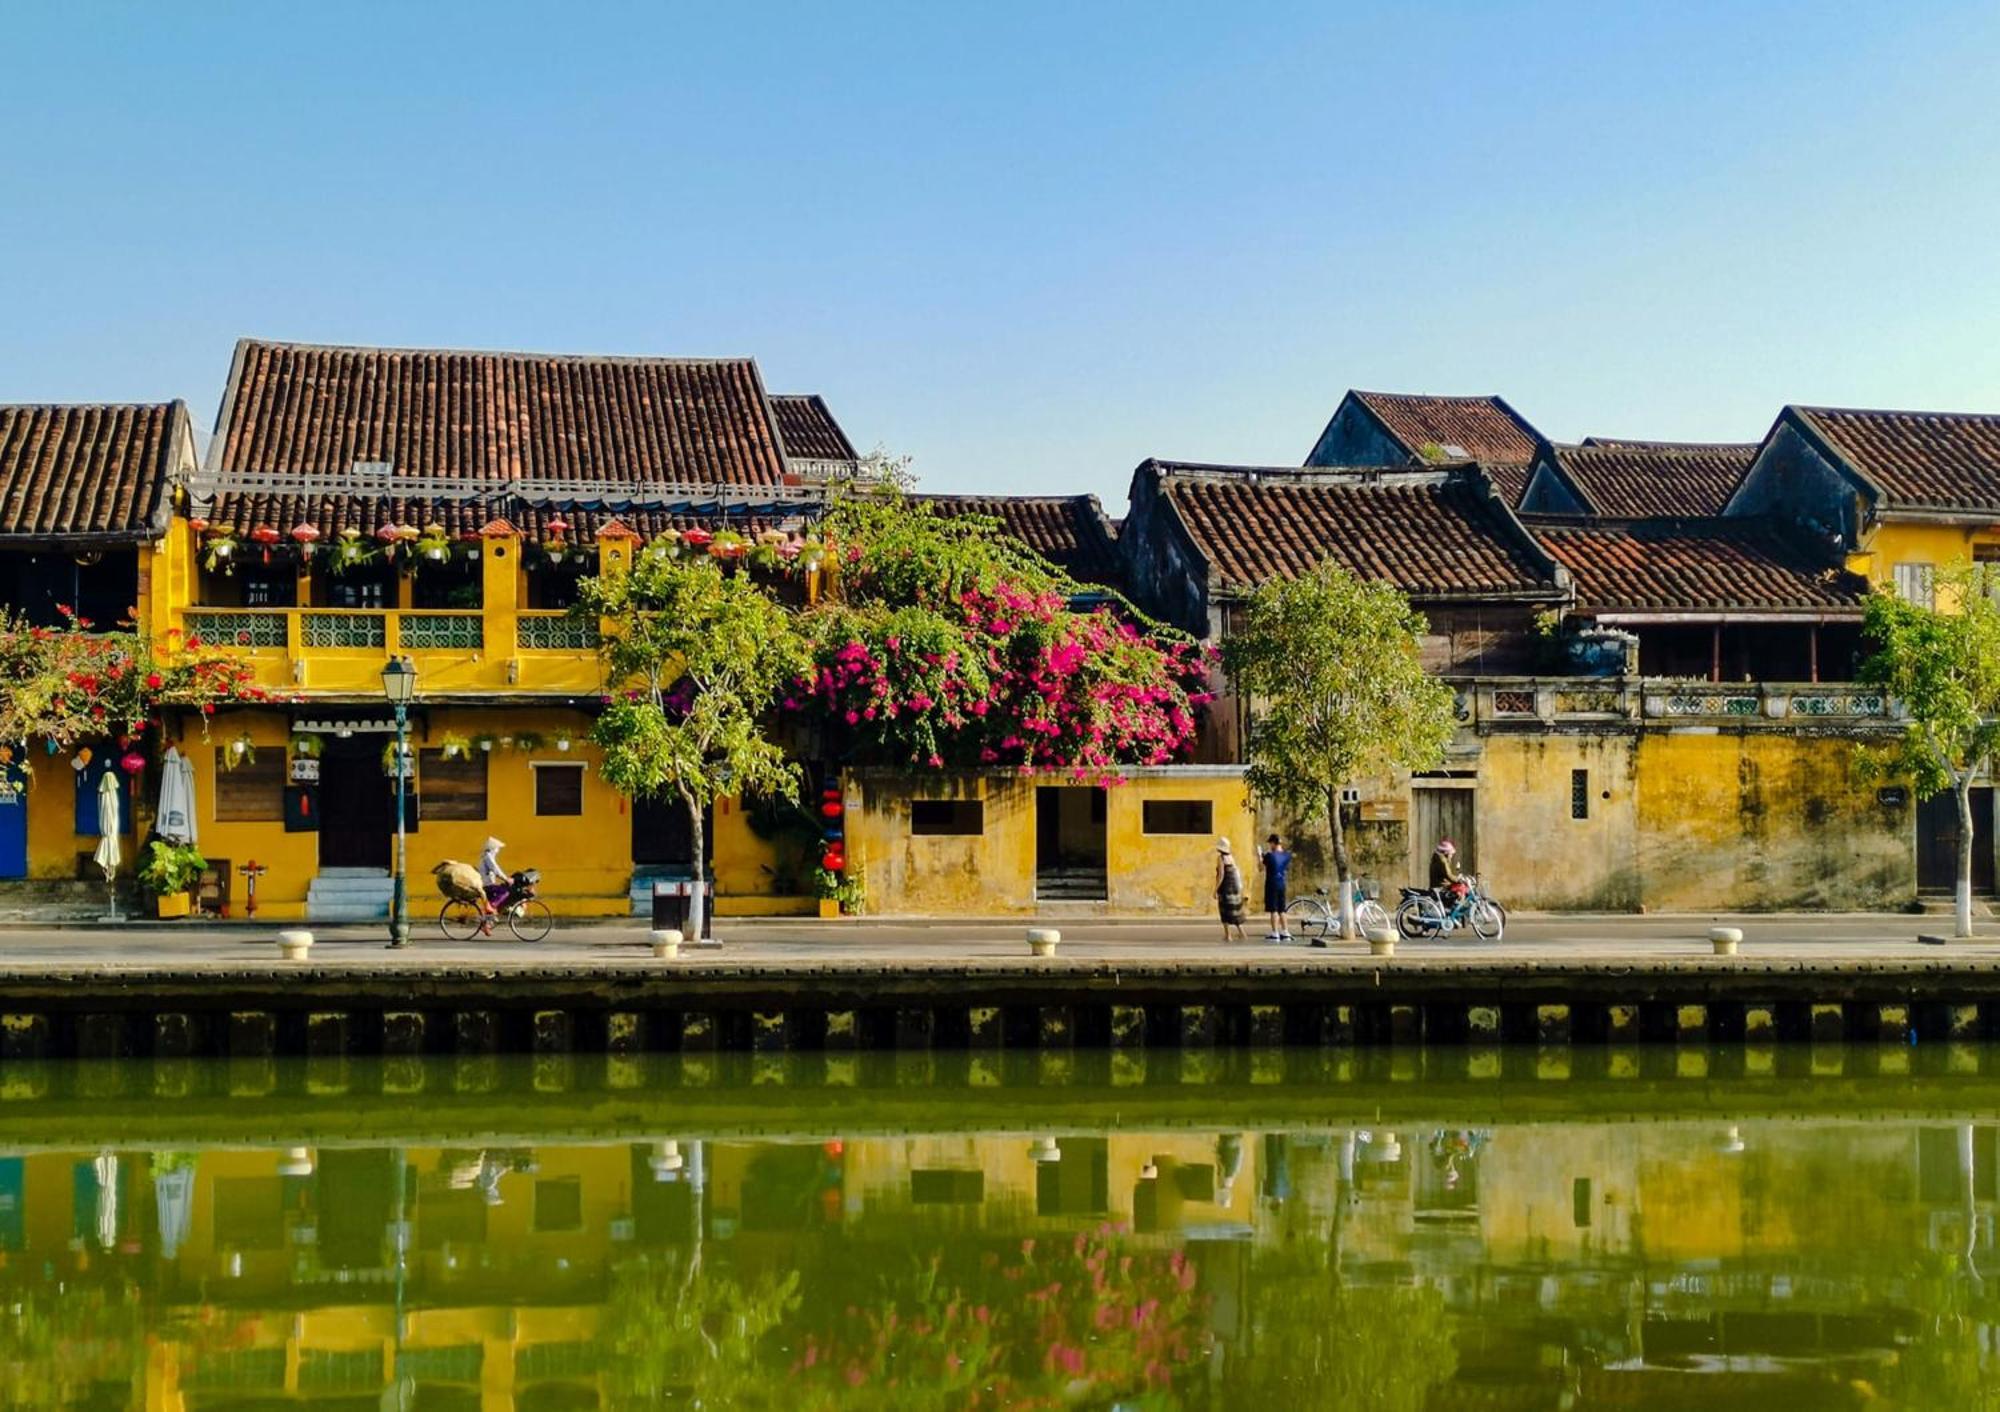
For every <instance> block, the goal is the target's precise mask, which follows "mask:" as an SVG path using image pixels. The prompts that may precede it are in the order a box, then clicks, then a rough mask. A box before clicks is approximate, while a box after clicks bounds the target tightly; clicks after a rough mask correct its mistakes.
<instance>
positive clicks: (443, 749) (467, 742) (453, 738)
mask: <svg viewBox="0 0 2000 1412" xmlns="http://www.w3.org/2000/svg"><path fill="white" fill-rule="evenodd" d="M438 753H439V754H440V755H442V756H443V757H444V758H445V759H447V760H460V759H463V758H464V757H466V756H467V755H470V754H471V753H472V741H471V739H470V737H467V736H463V735H460V734H459V733H458V732H457V731H446V732H445V733H444V734H443V735H441V736H439V737H438Z"/></svg>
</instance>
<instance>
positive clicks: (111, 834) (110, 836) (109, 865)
mask: <svg viewBox="0 0 2000 1412" xmlns="http://www.w3.org/2000/svg"><path fill="white" fill-rule="evenodd" d="M124 812H125V811H124V809H123V808H122V807H121V804H120V800H119V797H118V771H117V769H116V768H115V767H112V768H107V769H106V770H105V772H104V773H103V774H102V775H100V776H98V779H97V832H98V833H99V834H100V835H101V837H100V838H99V839H98V840H97V851H96V852H95V853H93V854H92V855H91V857H93V858H95V859H96V860H97V866H98V867H100V868H102V869H103V870H104V886H105V887H106V889H107V890H109V892H110V894H111V911H110V912H109V913H108V914H107V915H106V916H105V918H104V920H105V921H107V922H115V921H118V920H119V916H118V889H117V888H116V887H115V886H113V879H115V878H116V877H117V876H118V865H119V863H121V862H122V861H124V858H125V853H124V849H123V847H122V846H121V845H120V844H119V841H118V836H119V834H120V833H122V832H123V831H124V827H125V819H124Z"/></svg>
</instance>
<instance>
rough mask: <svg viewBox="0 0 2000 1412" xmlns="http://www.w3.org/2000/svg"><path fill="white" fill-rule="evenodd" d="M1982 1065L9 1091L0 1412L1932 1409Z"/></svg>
mask: <svg viewBox="0 0 2000 1412" xmlns="http://www.w3.org/2000/svg"><path fill="white" fill-rule="evenodd" d="M1993 1075H2000V1054H1989V1053H1987V1052H1984V1051H1981V1050H1978V1049H1973V1048H1967V1047H1951V1048H1948V1049H1947V1048H1944V1047H1939V1048H1936V1049H1924V1050H1902V1049H1895V1048H1887V1049H1882V1050H1839V1049H1824V1048H1819V1049H1811V1050H1807V1051H1785V1050H1764V1051H1756V1050H1751V1051H1744V1050H1740V1049H1739V1050H1706V1051H1700V1052H1696V1053H1688V1052H1681V1051H1674V1050H1672V1049H1668V1050H1666V1051H1664V1052H1660V1051H1632V1052H1630V1053H1627V1054H1619V1053H1616V1052H1614V1053H1611V1054H1608V1055H1607V1054H1604V1053H1602V1052H1600V1053H1598V1054H1596V1055H1591V1056H1585V1055H1582V1054H1579V1055H1578V1056H1576V1057H1572V1056H1570V1055H1569V1054H1568V1053H1567V1052H1563V1053H1536V1052H1532V1051H1530V1052H1512V1051H1510V1052H1506V1053H1501V1052H1498V1051H1493V1052H1484V1053H1482V1052H1479V1051H1455V1052H1445V1053H1429V1054H1415V1055H1412V1054H1407V1053H1399V1054H1396V1055H1393V1056H1391V1055H1369V1054H1365V1053H1364V1054H1361V1055H1355V1054H1352V1053H1349V1054H1345V1055H1342V1054H1337V1053H1319V1052H1316V1053H1311V1054H1298V1053H1284V1052H1272V1053H1262V1052H1250V1053H1237V1054H1221V1055H1218V1054H1215V1053H1213V1052H1187V1053H1173V1054H1161V1053H1154V1054H1151V1055H1147V1054H1136V1055H1134V1054H1116V1055H1109V1056H1106V1055H1097V1056H1087V1055H1045V1056H1043V1055H1030V1056H1026V1057H1025V1058H1023V1057H1017V1056H998V1055H994V1056H984V1057H971V1058H966V1057H963V1056H961V1057H959V1058H957V1059H950V1058H942V1057H935V1056H916V1057H913V1058H901V1059H890V1058H876V1057H873V1056H853V1055H849V1056H835V1057H831V1058H824V1059H811V1060H797V1059H784V1058H772V1059H768V1060H766V1059H763V1058H756V1057H741V1058H722V1057H711V1058H705V1059H704V1058H694V1059H682V1058H664V1057H645V1056H640V1057H637V1058H631V1059H617V1058H613V1059H609V1060H605V1059H598V1060H595V1061H589V1060H582V1059H555V1060H542V1061H526V1060H523V1061H518V1062H517V1061H496V1060H490V1059H488V1060H439V1061H423V1062H417V1061H403V1062H396V1061H390V1062H388V1063H385V1064H374V1065H368V1064H362V1063H359V1062H352V1061H346V1060H330V1061H321V1062H317V1063H305V1064H300V1065H292V1066H287V1065H273V1064H254V1063H253V1064H243V1063H240V1062H239V1063H235V1064H227V1063H223V1064H213V1065H203V1064H189V1063H171V1062H161V1063H158V1064H140V1065H123V1066H119V1065H67V1066H50V1067H47V1068H39V1067H35V1066H14V1067H12V1068H9V1069H7V1070H5V1071H0V1405H4V1406H6V1407H91V1408H107V1409H108V1408H154V1409H169V1410H170V1412H172V1410H176V1409H178V1410H181V1412H192V1409H211V1408H231V1409H244V1412H247V1410H248V1409H252V1408H275V1407H281V1406H284V1407H290V1406H299V1405H303V1404H309V1405H310V1406H312V1407H314V1408H316V1409H335V1408H338V1409H347V1408H355V1409H362V1408H367V1409H376V1408H384V1407H413V1408H440V1409H467V1410H468V1412H470V1409H483V1410H484V1412H495V1410H496V1409H506V1408H515V1409H523V1410H524V1412H525V1410H526V1409H558V1408H599V1407H618V1408H650V1407H662V1406H703V1407H716V1408H723V1407H729V1408H735V1407H743V1408H757V1407H771V1408H786V1409H794V1408H819V1407H855V1408H863V1407H866V1408H933V1407H935V1408H970V1407H1042V1408H1054V1407H1121V1408H1168V1407H1202V1408H1208V1407H1213V1408H1225V1407H1226V1408H1252V1409H1270V1412H1276V1409H1281V1408H1316V1407H1324V1408H1341V1409H1356V1408H1362V1409H1369V1408H1379V1409H1411V1412H1415V1410H1416V1409H1447V1408H1449V1409H1458V1408H1480V1409H1513V1408H1522V1409H1527V1408H1565V1407H1577V1408H1591V1407H1617V1408H1694V1407H1699V1408H1702V1409H1704V1412H1719V1409H1728V1408H1759V1409H1761V1408H1773V1407H1782V1408H1787V1409H1803V1408H1812V1407H1831V1408H1847V1407H1854V1408H1859V1407H1891V1406H1893V1407H1913V1408H1961V1407H1977V1406H1985V1405H1988V1404H1989V1403H1990V1402H1994V1401H1995V1400H1997V1399H2000V1391H1996V1389H2000V1362H1996V1351H1995V1344H1994V1337H1993V1330H1994V1325H1995V1323H1996V1321H2000V1300H1996V1295H2000V1261H1996V1260H1995V1256H1994V1250H1993V1213H1994V1209H1995V1203H1996V1198H2000V1189H1996V1182H1997V1181H2000V1149H1997V1148H1996V1134H2000V1124H1996V1121H1995V1120H1994V1115H1995V1114H1996V1113H2000V1078H1996V1077H1991V1076H1993Z"/></svg>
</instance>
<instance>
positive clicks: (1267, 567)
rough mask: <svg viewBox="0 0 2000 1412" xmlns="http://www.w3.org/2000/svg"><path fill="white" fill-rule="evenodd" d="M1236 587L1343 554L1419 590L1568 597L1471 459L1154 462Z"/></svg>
mask: <svg viewBox="0 0 2000 1412" xmlns="http://www.w3.org/2000/svg"><path fill="white" fill-rule="evenodd" d="M1151 464H1152V466H1153V468H1154V470H1155V472H1156V474H1158V475H1159V476H1160V477H1161V483H1160V488H1161V491H1162V493H1163V494H1164V495H1165V497H1166V499H1167V500H1168V502H1169V503H1170V504H1171V505H1172V506H1173V507H1174V509H1175V511H1176V512H1177V513H1178V514H1179V517H1180V520H1181V523H1182V524H1183V525H1184V526H1185V527H1186V529H1187V533H1188V537H1189V539H1190V540H1191V541H1192V542H1193V545H1194V547H1195V549H1196V551H1197V552H1198V553H1200V555H1201V556H1202V557H1203V558H1204V559H1206V560H1207V561H1208V564H1209V566H1210V569H1211V573H1212V581H1213V583H1214V585H1215V586H1216V588H1218V589H1219V590H1222V591H1224V592H1228V591H1242V590H1246V589H1250V588H1254V587H1255V586H1257V585H1258V584H1261V583H1264V582H1266V581H1267V580H1270V579H1278V578H1296V577H1297V576H1298V575H1300V574H1301V573H1304V572H1305V571H1307V570H1309V569H1311V568H1312V567H1313V566H1315V565H1316V564H1318V563H1319V562H1320V560H1322V559H1324V558H1325V557H1326V556H1327V555H1329V554H1331V555H1333V556H1334V557H1335V558H1337V559H1338V560H1339V561H1340V562H1341V563H1342V564H1344V565H1346V567H1347V568H1348V569H1349V570H1351V571H1352V572H1353V573H1355V574H1358V575H1360V576H1361V577H1363V578H1368V579H1387V580H1389V581H1390V582H1392V583H1394V584H1396V585H1397V586H1399V587H1400V588H1402V589H1403V590H1404V592H1406V593H1408V594H1409V595H1410V596H1411V597H1413V598H1420V599H1423V598H1431V599H1437V598H1446V599H1465V598H1490V597H1502V596H1527V597H1546V598H1550V599H1554V598H1557V597H1560V596H1561V594H1562V590H1561V589H1560V588H1559V586H1558V585H1557V584H1556V582H1555V577H1554V572H1555V571H1554V569H1553V566H1552V565H1551V564H1550V563H1549V561H1548V559H1547V557H1546V555H1545V553H1544V551H1543V550H1542V549H1541V548H1540V546H1538V545H1537V544H1535V542H1534V541H1533V540H1532V539H1531V538H1530V537H1529V536H1528V534H1527V533H1526V532H1525V531H1524V530H1523V529H1522V528H1521V526H1520V523H1519V522H1518V521H1517V520H1515V519H1514V517H1513V515H1512V514H1511V513H1510V512H1509V511H1508V509H1507V508H1506V506H1504V505H1503V504H1502V503H1501V502H1500V501H1499V500H1498V499H1497V498H1496V497H1495V496H1494V495H1492V494H1489V493H1488V492H1487V489H1486V482H1485V481H1484V480H1483V479H1482V478H1481V477H1480V476H1479V475H1478V474H1477V473H1476V472H1475V471H1473V470H1472V469H1471V468H1465V469H1461V470H1457V471H1445V472H1414V473H1412V472H1393V471H1390V472H1383V471H1377V472H1372V473H1361V472H1356V471H1353V470H1345V471H1342V470H1324V471H1323V470H1317V469H1315V470H1312V471H1298V470H1279V469H1276V468H1273V469H1269V470H1261V469H1255V470H1253V469H1249V468H1239V469H1235V470H1229V471H1223V470H1220V468H1214V467H1181V466H1175V465H1172V464H1168V463H1161V462H1153V463H1151Z"/></svg>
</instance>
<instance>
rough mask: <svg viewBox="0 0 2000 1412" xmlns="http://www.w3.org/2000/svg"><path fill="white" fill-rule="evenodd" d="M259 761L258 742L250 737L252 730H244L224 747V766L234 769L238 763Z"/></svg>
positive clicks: (250, 763)
mask: <svg viewBox="0 0 2000 1412" xmlns="http://www.w3.org/2000/svg"><path fill="white" fill-rule="evenodd" d="M256 763H257V743H256V742H255V741H253V740H252V739H250V732H248V731H244V732H243V733H242V734H241V735H239V736H237V737H236V738H235V739H234V740H232V741H230V742H229V744H227V745H225V746H223V747H222V768H223V769H225V770H233V769H235V768H236V767H237V766H238V765H254V764H256Z"/></svg>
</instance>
